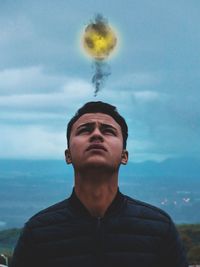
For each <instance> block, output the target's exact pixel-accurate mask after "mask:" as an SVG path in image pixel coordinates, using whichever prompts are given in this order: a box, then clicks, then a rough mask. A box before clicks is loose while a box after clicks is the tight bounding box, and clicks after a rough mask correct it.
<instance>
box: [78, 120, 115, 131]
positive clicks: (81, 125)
mask: <svg viewBox="0 0 200 267" xmlns="http://www.w3.org/2000/svg"><path fill="white" fill-rule="evenodd" d="M95 124H96V123H95V122H86V123H82V124H80V125H79V126H78V127H77V130H78V129H79V128H81V127H92V126H94V125H95ZM100 125H101V127H103V128H112V129H114V130H116V131H117V128H116V127H115V126H114V125H111V124H107V123H100Z"/></svg>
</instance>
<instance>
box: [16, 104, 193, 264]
mask: <svg viewBox="0 0 200 267" xmlns="http://www.w3.org/2000/svg"><path fill="white" fill-rule="evenodd" d="M127 137H128V127H127V124H126V122H125V120H124V118H123V117H122V116H121V115H120V114H119V113H118V111H117V110H116V108H115V107H114V106H112V105H109V104H107V103H103V102H100V101H99V102H89V103H86V104H85V105H84V106H83V107H82V108H80V109H79V110H78V112H77V113H76V114H75V116H74V117H73V118H72V119H71V121H70V122H69V124H68V128H67V142H68V149H67V150H66V151H65V156H66V162H67V163H68V164H72V165H73V168H74V189H73V192H72V195H71V196H70V197H69V198H68V199H66V200H64V201H62V202H60V203H57V204H55V205H54V206H51V207H49V208H47V209H45V210H43V211H41V212H39V213H38V214H36V215H35V216H33V217H32V218H31V219H30V220H29V221H28V222H27V223H26V225H25V227H24V230H23V232H22V235H21V237H20V239H19V241H18V244H17V246H16V249H15V252H14V256H13V262H12V267H25V266H26V267H33V266H37V267H51V266H58V267H79V266H80V267H81V266H87V267H98V266H101V267H104V266H105V267H107V266H109V267H112V266H113V267H119V266H120V267H122V266H123V267H134V266H136V267H187V266H188V264H187V261H186V257H185V253H184V250H183V247H182V244H181V241H180V238H179V235H178V233H177V231H176V229H175V226H174V224H173V222H172V220H171V219H170V217H169V216H168V215H167V214H166V213H165V212H164V211H162V210H160V209H158V208H155V207H153V206H151V205H149V204H146V203H143V202H140V201H137V200H134V199H132V198H130V197H128V196H125V195H123V194H122V193H121V192H120V191H119V189H118V172H119V167H120V165H121V164H126V163H127V161H128V152H127V150H126V141H127ZM133 171H134V170H133Z"/></svg>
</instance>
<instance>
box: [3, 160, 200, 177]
mask: <svg viewBox="0 0 200 267" xmlns="http://www.w3.org/2000/svg"><path fill="white" fill-rule="evenodd" d="M0 172H15V173H16V172H25V173H31V174H34V173H40V174H47V175H49V174H52V173H53V174H54V175H55V174H57V175H58V174H65V173H68V174H71V175H72V174H73V169H72V167H71V166H70V165H67V164H66V163H65V161H64V160H7V159H5V160H3V159H2V160H0ZM121 173H123V174H127V175H128V176H130V175H133V176H137V175H139V176H182V177H185V176H187V177H188V176H191V175H192V176H200V159H198V158H170V159H167V160H164V161H162V162H155V161H144V162H140V163H134V162H129V163H128V164H127V165H126V166H121Z"/></svg>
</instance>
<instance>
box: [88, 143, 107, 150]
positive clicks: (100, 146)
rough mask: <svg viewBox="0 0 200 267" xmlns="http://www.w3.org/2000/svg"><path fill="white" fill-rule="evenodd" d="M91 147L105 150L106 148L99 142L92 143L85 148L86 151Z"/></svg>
mask: <svg viewBox="0 0 200 267" xmlns="http://www.w3.org/2000/svg"><path fill="white" fill-rule="evenodd" d="M91 149H101V150H104V151H107V150H106V148H105V147H104V146H102V145H100V144H92V145H90V146H89V147H88V148H87V151H88V150H91Z"/></svg>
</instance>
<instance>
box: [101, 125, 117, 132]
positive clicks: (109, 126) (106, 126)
mask: <svg viewBox="0 0 200 267" xmlns="http://www.w3.org/2000/svg"><path fill="white" fill-rule="evenodd" d="M101 126H102V127H103V128H112V129H114V130H116V131H117V128H116V127H115V126H114V125H111V124H106V123H101Z"/></svg>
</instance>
